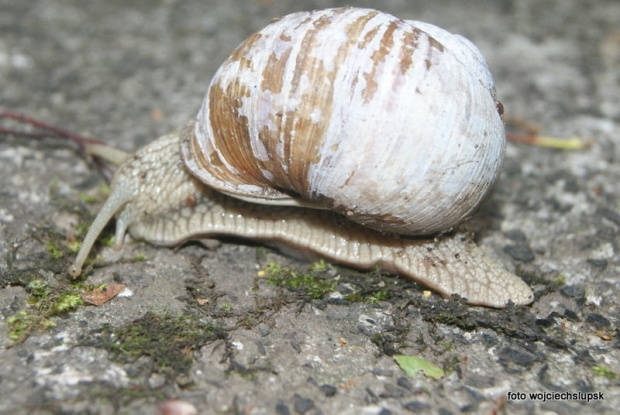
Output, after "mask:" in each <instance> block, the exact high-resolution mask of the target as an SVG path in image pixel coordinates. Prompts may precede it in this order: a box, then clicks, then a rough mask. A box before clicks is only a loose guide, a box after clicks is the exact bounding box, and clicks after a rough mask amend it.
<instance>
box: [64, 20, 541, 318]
mask: <svg viewBox="0 0 620 415" xmlns="http://www.w3.org/2000/svg"><path fill="white" fill-rule="evenodd" d="M452 49H454V51H452ZM442 94H447V95H448V96H449V97H450V98H448V99H446V98H445V97H444V99H440V98H441V96H442ZM504 140H505V139H504V131H503V124H502V122H501V117H500V114H498V110H497V101H496V100H495V96H494V89H493V83H492V79H491V77H490V74H489V72H488V69H487V68H486V65H485V63H484V60H483V59H482V57H481V55H480V53H479V52H478V51H477V49H476V48H475V47H474V46H473V45H472V44H471V43H469V42H468V41H466V40H464V39H463V38H461V37H460V36H456V35H452V34H449V33H448V32H445V31H443V30H442V29H439V28H436V27H434V26H431V25H428V24H425V23H419V22H404V21H402V20H399V19H396V18H395V17H393V16H390V15H387V14H385V13H382V12H378V11H375V10H369V9H356V8H340V9H327V10H322V11H317V12H302V13H296V14H293V15H289V16H286V17H284V18H282V19H280V20H277V21H275V22H273V23H271V24H270V25H268V26H267V27H266V28H265V29H263V30H262V31H260V32H258V33H256V34H254V35H252V36H250V37H249V38H248V40H246V41H245V42H244V43H242V44H241V46H239V48H237V49H236V50H235V51H234V52H233V53H232V55H231V56H230V58H229V59H228V60H227V61H226V62H225V63H224V64H223V65H222V67H221V68H220V69H219V70H218V72H217V73H216V75H215V76H214V78H213V80H212V82H211V85H210V86H209V89H208V91H207V95H206V98H205V100H204V102H203V105H202V107H201V110H200V112H199V114H198V117H197V119H196V121H192V122H190V123H189V124H188V126H186V127H185V128H184V129H183V130H181V131H180V132H179V133H175V134H170V135H167V136H164V137H161V138H160V139H158V140H156V141H155V142H153V143H151V144H149V145H147V146H145V147H144V148H142V149H140V150H138V151H137V152H136V153H135V154H133V155H131V156H129V155H128V156H118V154H117V153H115V155H114V156H110V157H108V158H109V159H111V160H112V161H114V162H118V163H119V164H120V165H119V168H118V170H117V172H116V174H115V176H114V179H113V181H112V184H111V188H112V192H111V195H110V197H109V199H108V200H107V201H106V203H105V204H104V206H103V207H102V209H101V211H100V212H99V215H98V216H97V218H96V219H95V221H94V223H93V225H92V226H91V228H90V229H89V232H88V234H87V236H86V238H85V240H84V243H83V246H82V249H81V250H80V252H79V253H78V256H77V258H76V260H75V262H74V264H73V266H72V267H71V269H70V272H71V274H72V275H79V274H80V273H81V267H82V264H83V263H84V261H85V259H86V257H87V256H88V252H89V251H90V249H91V247H92V244H93V243H94V241H95V240H96V238H97V236H98V234H99V233H100V232H101V230H102V229H103V227H104V226H105V224H106V223H107V222H108V221H109V220H110V219H111V218H112V217H114V216H116V220H117V225H116V241H117V243H119V244H120V243H122V240H123V238H124V235H125V233H126V232H127V231H128V232H129V233H130V234H131V235H132V236H133V237H135V238H138V239H144V240H146V241H149V242H152V243H154V244H158V245H176V244H179V243H182V242H183V241H186V240H188V239H193V238H199V237H205V236H215V237H217V236H237V237H242V238H249V239H255V240H258V241H261V242H265V243H268V244H271V245H276V246H281V245H285V246H290V247H293V248H296V249H298V250H302V251H309V252H311V253H313V254H316V255H318V256H322V257H325V258H328V259H331V260H334V261H336V262H340V263H343V264H347V265H350V266H354V267H358V268H369V267H372V266H373V265H375V264H376V263H381V264H382V265H383V267H384V268H385V269H387V270H390V271H393V272H397V273H399V274H402V275H406V276H409V277H411V278H413V279H415V280H417V281H419V282H421V283H423V284H425V285H427V286H429V287H431V288H433V289H435V290H437V291H438V292H440V293H441V294H443V295H446V296H449V295H451V294H454V293H457V294H460V295H461V296H463V297H466V298H467V300H468V302H470V303H472V304H483V305H489V306H494V307H503V306H504V305H505V304H506V303H507V302H509V301H512V302H513V303H516V304H527V303H529V302H531V300H532V299H533V295H532V292H531V290H530V289H529V287H527V285H526V284H525V283H524V282H523V281H522V280H520V279H519V278H518V277H517V276H515V275H513V274H511V273H509V272H508V271H505V270H503V269H502V268H501V267H499V266H498V265H497V264H496V263H494V262H493V261H492V260H491V259H489V258H488V257H487V256H486V255H485V254H484V252H483V251H482V250H481V249H480V248H479V247H477V246H476V245H475V244H474V243H473V242H472V241H471V239H470V238H469V237H467V236H466V235H464V234H462V233H456V234H455V235H451V236H441V237H434V236H430V237H426V238H411V237H410V236H411V235H429V234H430V235H432V234H436V233H438V232H443V231H447V230H449V229H451V228H452V227H453V226H455V225H456V224H458V223H459V222H461V221H462V220H464V219H466V218H467V217H468V216H469V215H470V214H471V212H472V211H473V210H474V209H475V208H476V207H477V206H478V205H479V203H480V202H481V201H482V200H483V199H484V198H485V197H486V195H487V194H488V192H489V191H490V189H491V187H492V185H493V184H494V182H495V181H496V179H497V177H498V175H499V172H500V167H501V162H502V158H503V152H504ZM96 151H99V150H96ZM100 154H103V152H101V153H100ZM104 156H105V155H104ZM399 235H406V237H402V236H399Z"/></svg>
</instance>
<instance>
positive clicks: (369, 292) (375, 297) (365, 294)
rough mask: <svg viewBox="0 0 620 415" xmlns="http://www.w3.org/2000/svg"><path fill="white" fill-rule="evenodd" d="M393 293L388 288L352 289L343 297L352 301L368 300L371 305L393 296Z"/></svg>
mask: <svg viewBox="0 0 620 415" xmlns="http://www.w3.org/2000/svg"><path fill="white" fill-rule="evenodd" d="M393 295H394V294H393V293H392V292H391V291H389V290H388V289H383V288H381V289H374V288H369V289H362V290H358V291H354V292H352V293H351V294H348V295H346V296H345V297H344V299H345V300H347V301H350V302H352V303H359V302H368V303H370V304H372V305H378V304H379V303H380V302H381V301H387V300H389V299H391V298H392V297H393Z"/></svg>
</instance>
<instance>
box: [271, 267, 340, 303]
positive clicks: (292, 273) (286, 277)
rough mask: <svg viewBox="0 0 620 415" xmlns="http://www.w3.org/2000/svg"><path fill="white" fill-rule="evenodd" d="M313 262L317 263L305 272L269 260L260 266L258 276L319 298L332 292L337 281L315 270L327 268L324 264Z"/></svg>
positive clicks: (277, 284)
mask: <svg viewBox="0 0 620 415" xmlns="http://www.w3.org/2000/svg"><path fill="white" fill-rule="evenodd" d="M315 264H317V263H314V264H313V265H311V266H310V269H309V270H308V271H307V272H300V271H297V270H294V269H292V268H289V267H283V266H281V265H280V264H277V263H275V262H270V263H268V264H267V265H265V266H264V267H263V268H262V270H261V271H262V272H259V276H263V277H265V279H266V280H267V283H268V284H270V285H274V286H276V287H283V288H287V289H289V290H291V291H294V292H298V293H305V295H307V296H308V297H309V298H310V299H312V300H319V299H322V298H325V297H326V296H327V295H328V294H330V293H331V292H333V291H334V290H335V289H336V286H337V284H338V282H337V281H336V280H335V279H334V278H329V277H325V276H323V275H321V272H317V271H316V269H317V268H319V269H323V270H325V269H327V267H326V266H323V265H315ZM313 268H314V270H313Z"/></svg>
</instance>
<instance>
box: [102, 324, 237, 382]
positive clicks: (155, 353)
mask: <svg viewBox="0 0 620 415" xmlns="http://www.w3.org/2000/svg"><path fill="white" fill-rule="evenodd" d="M227 338H228V334H227V332H226V331H225V330H224V329H222V328H221V327H219V326H217V325H213V324H205V323H202V322H201V321H199V320H198V319H197V318H196V317H193V316H188V315H181V316H171V315H167V314H165V315H157V314H154V313H147V314H145V315H144V316H143V317H141V318H139V319H137V320H135V321H133V322H131V323H128V324H125V325H123V326H121V327H119V328H111V327H107V326H106V327H104V330H103V334H102V337H101V339H102V341H103V344H104V347H105V348H106V349H108V350H109V351H110V352H111V354H112V358H113V359H114V360H118V361H121V362H132V361H134V360H135V359H137V358H139V357H141V356H148V357H149V358H150V359H151V360H152V361H153V370H154V371H156V372H158V373H162V374H164V375H166V377H168V378H176V377H178V376H179V375H185V374H187V372H188V371H189V369H190V367H191V364H192V360H193V358H192V357H193V352H194V351H196V350H198V349H200V348H201V347H202V346H204V345H206V344H208V343H211V342H213V341H216V340H226V339H227Z"/></svg>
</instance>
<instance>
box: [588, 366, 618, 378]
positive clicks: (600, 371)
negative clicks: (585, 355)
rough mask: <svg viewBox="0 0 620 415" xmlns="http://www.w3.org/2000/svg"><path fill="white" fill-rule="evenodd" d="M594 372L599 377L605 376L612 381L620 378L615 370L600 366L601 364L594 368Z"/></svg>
mask: <svg viewBox="0 0 620 415" xmlns="http://www.w3.org/2000/svg"><path fill="white" fill-rule="evenodd" d="M592 370H593V371H594V373H596V374H597V375H599V376H604V377H606V378H607V379H610V380H613V379H616V378H617V377H618V375H617V374H616V373H615V372H614V371H613V370H611V369H610V368H608V367H607V366H603V365H600V364H599V365H595V366H592Z"/></svg>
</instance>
